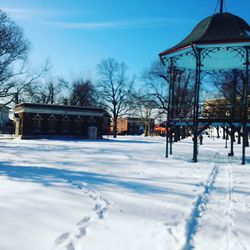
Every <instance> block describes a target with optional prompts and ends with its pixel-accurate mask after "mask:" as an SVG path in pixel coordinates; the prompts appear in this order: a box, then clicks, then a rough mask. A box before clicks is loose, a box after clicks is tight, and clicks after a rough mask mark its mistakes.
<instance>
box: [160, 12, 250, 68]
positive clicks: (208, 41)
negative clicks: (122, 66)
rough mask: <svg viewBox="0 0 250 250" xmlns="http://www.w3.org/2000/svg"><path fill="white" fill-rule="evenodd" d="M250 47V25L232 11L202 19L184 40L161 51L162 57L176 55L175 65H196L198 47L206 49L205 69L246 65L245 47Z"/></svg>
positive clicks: (184, 66) (204, 54) (165, 60)
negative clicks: (195, 56)
mask: <svg viewBox="0 0 250 250" xmlns="http://www.w3.org/2000/svg"><path fill="white" fill-rule="evenodd" d="M245 46H250V27H249V24H248V23H247V22H246V21H244V20H243V19H242V18H240V17H238V16H236V15H233V14H231V13H228V12H227V13H216V14H214V15H212V16H209V17H207V18H205V19H204V20H202V21H201V22H200V23H199V24H198V25H197V26H196V27H195V28H194V29H193V31H192V32H191V33H190V35H188V36H187V37H186V38H185V39H184V40H183V41H181V42H180V43H178V44H177V45H175V46H174V47H172V48H170V49H167V50H164V51H163V52H161V53H160V57H161V58H162V60H163V61H164V62H165V63H167V61H168V59H169V58H171V57H175V66H177V67H182V68H189V69H194V68H195V60H194V51H193V47H195V48H203V49H205V50H204V53H203V55H202V60H203V62H202V65H203V69H206V70H213V69H230V68H241V67H244V63H245V58H244V47H245Z"/></svg>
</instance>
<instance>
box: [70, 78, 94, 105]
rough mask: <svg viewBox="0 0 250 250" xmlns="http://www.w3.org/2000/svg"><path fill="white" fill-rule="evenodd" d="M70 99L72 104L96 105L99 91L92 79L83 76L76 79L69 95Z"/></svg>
mask: <svg viewBox="0 0 250 250" xmlns="http://www.w3.org/2000/svg"><path fill="white" fill-rule="evenodd" d="M69 101H70V104H71V105H75V106H89V107H92V106H96V105H97V93H96V89H95V87H94V85H93V84H92V82H91V80H84V79H82V78H79V79H77V80H75V81H74V82H73V86H72V89H71V93H70V95H69Z"/></svg>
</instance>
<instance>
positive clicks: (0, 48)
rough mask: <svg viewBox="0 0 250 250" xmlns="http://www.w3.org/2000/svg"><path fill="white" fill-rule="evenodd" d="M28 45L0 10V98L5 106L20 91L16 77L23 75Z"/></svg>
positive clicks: (22, 35)
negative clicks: (17, 90)
mask: <svg viewBox="0 0 250 250" xmlns="http://www.w3.org/2000/svg"><path fill="white" fill-rule="evenodd" d="M29 48H30V44H29V42H28V40H27V39H26V38H25V37H24V33H23V30H22V29H21V28H20V27H19V26H17V25H16V24H15V22H13V21H12V20H11V19H10V18H9V17H8V16H7V15H6V13H4V12H3V11H2V10H0V98H1V99H2V102H3V103H4V104H5V103H6V102H10V99H12V98H13V95H14V93H16V91H13V89H15V88H18V89H20V88H21V87H20V85H21V84H20V82H17V81H16V79H17V76H20V75H23V74H25V73H26V72H25V70H24V69H25V67H24V65H25V61H26V59H27V55H28V52H29Z"/></svg>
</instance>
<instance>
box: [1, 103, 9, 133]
mask: <svg viewBox="0 0 250 250" xmlns="http://www.w3.org/2000/svg"><path fill="white" fill-rule="evenodd" d="M9 111H10V108H9V107H7V106H4V107H2V108H1V109H0V131H1V132H3V131H4V130H5V129H6V127H8V126H9V124H10V119H9Z"/></svg>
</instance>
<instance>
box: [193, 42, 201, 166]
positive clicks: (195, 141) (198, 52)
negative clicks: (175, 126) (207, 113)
mask: <svg viewBox="0 0 250 250" xmlns="http://www.w3.org/2000/svg"><path fill="white" fill-rule="evenodd" d="M192 48H193V51H194V53H195V58H196V72H195V86H194V92H195V94H194V110H193V113H194V114H193V162H197V155H198V125H199V121H198V118H199V97H200V81H201V49H197V48H195V47H194V46H193V47H192Z"/></svg>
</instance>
